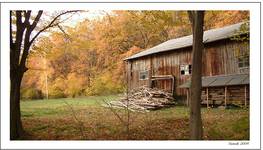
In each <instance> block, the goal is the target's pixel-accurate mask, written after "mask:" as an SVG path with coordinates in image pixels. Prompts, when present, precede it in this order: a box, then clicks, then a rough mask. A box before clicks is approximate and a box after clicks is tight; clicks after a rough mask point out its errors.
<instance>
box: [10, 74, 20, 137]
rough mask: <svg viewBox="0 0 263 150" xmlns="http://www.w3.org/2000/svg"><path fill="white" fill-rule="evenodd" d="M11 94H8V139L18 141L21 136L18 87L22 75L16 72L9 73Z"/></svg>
mask: <svg viewBox="0 0 263 150" xmlns="http://www.w3.org/2000/svg"><path fill="white" fill-rule="evenodd" d="M10 74H11V75H10V78H11V92H10V138H11V140H15V139H18V138H19V137H21V135H22V134H23V128H22V121H21V113H20V86H21V81H22V74H21V73H16V71H11V72H10Z"/></svg>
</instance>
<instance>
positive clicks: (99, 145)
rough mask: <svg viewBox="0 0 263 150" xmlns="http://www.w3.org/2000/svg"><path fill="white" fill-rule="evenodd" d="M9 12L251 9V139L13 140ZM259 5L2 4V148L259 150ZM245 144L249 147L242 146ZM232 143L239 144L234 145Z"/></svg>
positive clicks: (163, 3)
mask: <svg viewBox="0 0 263 150" xmlns="http://www.w3.org/2000/svg"><path fill="white" fill-rule="evenodd" d="M10 10H47V11H52V10H248V11H250V71H251V72H250V74H251V75H253V76H251V75H250V109H249V110H250V113H249V114H250V136H249V137H250V140H248V141H244V140H243V141H225V140H222V141H221V140H217V141H207V140H206V141H191V140H179V141H178V140H175V141H10V136H9V135H10V133H9V131H10V130H9V129H10V126H9V125H10V123H9V122H10V119H9V118H10V117H9V114H10V113H9V112H10V111H9V109H10V107H9V106H10V103H9V97H10V92H9V91H10V78H9V77H10V74H9V70H10V66H9V64H10V63H9V62H10V60H9V11H10ZM260 51H261V3H260V2H204V3H203V2H192V3H190V2H138V3H136V2H99V3H98V2H92V3H91V2H78V3H73V2H68V3H61V2H52V3H50V2H31V3H29V2H26V3H18V2H3V3H1V148H4V149H39V148H41V149H215V148H216V149H259V148H260V146H261V143H260V139H261V134H260V133H261V116H260V115H261V107H260V106H261V101H260V100H261V94H260V93H261V91H260V90H261V86H260V82H259V81H261V77H260V75H261V69H259V68H260V65H261V64H260V63H259V62H261V58H260V56H261V52H260ZM242 142H244V143H245V142H248V144H244V145H241V144H242ZM230 143H239V145H232V144H230Z"/></svg>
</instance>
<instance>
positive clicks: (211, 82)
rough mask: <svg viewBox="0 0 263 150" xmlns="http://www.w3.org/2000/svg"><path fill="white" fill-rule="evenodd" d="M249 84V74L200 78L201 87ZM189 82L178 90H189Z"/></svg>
mask: <svg viewBox="0 0 263 150" xmlns="http://www.w3.org/2000/svg"><path fill="white" fill-rule="evenodd" d="M245 84H249V74H231V75H219V76H207V77H202V87H218V86H233V85H245ZM190 86H191V81H190V80H188V81H186V82H185V83H184V84H182V85H180V86H179V88H190Z"/></svg>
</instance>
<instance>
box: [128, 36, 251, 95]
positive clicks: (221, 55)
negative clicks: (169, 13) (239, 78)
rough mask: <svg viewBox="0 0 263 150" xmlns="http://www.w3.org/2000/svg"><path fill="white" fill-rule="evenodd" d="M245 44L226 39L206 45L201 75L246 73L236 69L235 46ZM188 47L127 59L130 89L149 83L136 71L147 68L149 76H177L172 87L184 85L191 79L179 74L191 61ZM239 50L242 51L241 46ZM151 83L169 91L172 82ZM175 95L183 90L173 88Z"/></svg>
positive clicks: (184, 92)
mask: <svg viewBox="0 0 263 150" xmlns="http://www.w3.org/2000/svg"><path fill="white" fill-rule="evenodd" d="M245 46H246V48H248V45H246V44H244V43H241V42H237V41H231V40H229V39H227V40H221V41H215V42H212V43H208V44H206V45H205V49H204V53H203V68H202V74H203V76H214V75H223V74H237V73H242V72H249V69H247V70H245V71H244V70H240V69H239V67H238V61H237V57H236V56H235V51H236V49H240V47H245ZM191 49H192V48H191V47H188V48H182V49H177V50H173V51H167V52H162V53H158V54H153V55H151V56H145V57H140V58H137V59H133V60H129V61H128V62H129V63H128V65H129V69H128V72H129V73H128V75H129V77H128V80H130V81H129V82H130V84H129V86H130V88H131V89H133V88H137V87H140V86H143V85H148V83H149V82H148V80H139V72H140V71H143V70H150V68H152V70H151V71H152V72H151V74H152V76H157V75H174V76H175V78H176V85H175V86H176V87H177V86H179V85H181V84H183V83H184V82H186V80H188V79H189V78H190V75H181V74H180V65H182V64H192V63H191V62H192V53H191ZM241 49H243V50H244V48H241ZM151 61H152V67H150V64H151V63H150V62H151ZM154 86H156V87H158V88H161V89H164V90H167V91H170V90H171V88H172V84H171V81H169V80H167V81H163V80H162V81H157V83H155V84H154ZM176 94H177V95H186V90H185V89H179V88H176Z"/></svg>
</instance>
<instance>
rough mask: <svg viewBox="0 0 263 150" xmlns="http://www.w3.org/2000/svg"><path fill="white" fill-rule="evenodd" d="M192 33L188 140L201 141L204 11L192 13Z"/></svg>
mask: <svg viewBox="0 0 263 150" xmlns="http://www.w3.org/2000/svg"><path fill="white" fill-rule="evenodd" d="M189 18H192V21H191V22H192V31H193V61H192V64H193V70H192V78H191V83H192V84H191V101H190V139H192V140H200V139H202V133H203V130H202V119H201V89H202V81H201V79H202V53H203V49H204V44H203V22H204V11H192V12H191V16H189Z"/></svg>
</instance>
